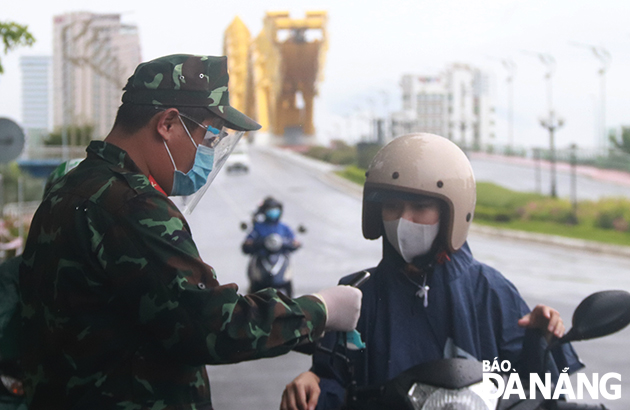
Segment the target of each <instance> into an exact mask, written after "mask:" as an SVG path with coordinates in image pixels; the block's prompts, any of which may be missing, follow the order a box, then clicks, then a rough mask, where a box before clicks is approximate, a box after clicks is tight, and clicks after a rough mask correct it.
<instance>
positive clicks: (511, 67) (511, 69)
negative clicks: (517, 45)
mask: <svg viewBox="0 0 630 410" xmlns="http://www.w3.org/2000/svg"><path fill="white" fill-rule="evenodd" d="M501 63H502V64H503V67H505V69H506V70H507V71H508V76H507V79H506V81H507V84H508V89H507V92H508V148H509V150H510V153H511V152H512V150H513V148H514V73H515V72H516V63H515V62H514V61H512V59H507V60H502V61H501Z"/></svg>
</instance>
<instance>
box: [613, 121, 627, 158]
mask: <svg viewBox="0 0 630 410" xmlns="http://www.w3.org/2000/svg"><path fill="white" fill-rule="evenodd" d="M610 141H611V142H612V143H613V144H614V145H615V147H617V149H619V150H621V151H623V152H625V153H627V154H630V127H622V128H621V138H619V139H618V138H616V136H615V135H611V136H610Z"/></svg>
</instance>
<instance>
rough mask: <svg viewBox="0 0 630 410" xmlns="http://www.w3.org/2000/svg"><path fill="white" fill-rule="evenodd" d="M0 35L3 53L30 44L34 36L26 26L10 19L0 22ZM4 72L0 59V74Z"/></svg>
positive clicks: (33, 40) (33, 41)
mask: <svg viewBox="0 0 630 410" xmlns="http://www.w3.org/2000/svg"><path fill="white" fill-rule="evenodd" d="M0 37H2V44H3V45H4V54H7V53H8V52H9V51H11V50H13V49H14V48H17V47H19V46H29V47H30V46H32V45H33V43H35V37H33V35H32V34H31V33H30V32H29V31H28V26H23V25H21V24H17V23H14V22H12V21H9V22H6V23H3V22H0ZM2 73H4V68H3V67H2V59H0V74H2Z"/></svg>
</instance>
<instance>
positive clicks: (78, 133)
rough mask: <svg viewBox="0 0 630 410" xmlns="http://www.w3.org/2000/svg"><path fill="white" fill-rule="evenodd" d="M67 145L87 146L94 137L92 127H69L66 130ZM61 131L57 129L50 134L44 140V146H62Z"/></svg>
mask: <svg viewBox="0 0 630 410" xmlns="http://www.w3.org/2000/svg"><path fill="white" fill-rule="evenodd" d="M66 132H67V138H68V142H67V143H68V145H70V146H77V147H82V146H87V145H88V144H89V143H90V141H92V137H93V135H94V126H92V125H76V126H70V127H68V129H67V130H66ZM62 133H63V129H58V130H56V131H55V132H52V133H50V134H49V135H48V137H47V138H46V139H45V140H44V145H62V144H63V134H62Z"/></svg>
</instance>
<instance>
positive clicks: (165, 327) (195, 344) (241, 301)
mask: <svg viewBox="0 0 630 410" xmlns="http://www.w3.org/2000/svg"><path fill="white" fill-rule="evenodd" d="M86 212H87V219H86V221H87V223H88V224H89V227H88V228H89V230H90V231H91V232H92V234H91V242H92V243H91V247H92V251H93V252H94V253H95V254H96V255H98V263H99V264H100V265H101V267H102V268H103V269H104V270H105V272H106V275H107V277H108V281H109V282H110V283H111V284H112V289H113V292H114V296H113V297H115V298H118V299H119V300H120V303H121V304H122V305H123V306H122V307H121V308H124V309H125V311H126V312H128V315H129V317H130V318H131V319H132V320H135V321H137V323H138V324H139V326H141V327H142V328H143V329H144V330H146V331H147V332H149V333H150V334H151V335H152V336H153V337H154V338H155V340H156V341H158V342H159V343H160V344H161V345H162V347H163V348H164V349H166V350H167V351H169V352H170V353H171V354H173V355H175V356H176V357H178V358H179V359H180V360H183V361H184V362H186V363H189V364H218V363H234V362H239V361H243V360H251V359H256V358H261V357H272V356H277V355H280V354H284V353H286V352H288V351H289V350H291V348H292V347H294V346H296V345H297V344H299V343H302V342H306V341H312V340H314V339H316V338H318V337H319V336H321V334H322V333H323V328H324V324H325V320H326V318H325V315H326V314H325V308H324V306H323V304H322V303H321V302H320V301H319V300H318V299H317V298H315V297H312V296H304V297H301V298H297V299H289V298H286V297H284V296H283V295H281V294H279V293H277V292H276V291H275V290H271V289H268V290H263V291H261V292H258V293H255V294H252V295H247V296H242V295H240V294H239V293H238V287H237V286H236V284H227V285H220V284H219V282H218V281H217V278H216V275H215V272H214V269H213V268H212V267H210V266H209V265H207V264H205V263H204V262H203V261H202V260H201V258H200V257H199V254H198V251H197V248H196V246H195V244H194V242H193V240H192V237H191V235H190V231H189V229H188V226H187V224H186V222H185V220H184V218H183V217H182V215H181V214H180V212H179V211H178V210H177V208H176V207H175V206H174V205H173V204H172V203H171V202H170V201H169V200H167V199H166V198H164V197H162V196H158V195H140V196H138V197H136V198H133V199H132V200H130V201H127V203H126V204H125V206H123V207H122V208H121V209H120V210H119V211H117V212H115V213H114V214H112V213H108V212H104V211H103V209H102V208H100V207H98V206H97V205H91V206H88V209H87V210H86Z"/></svg>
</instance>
